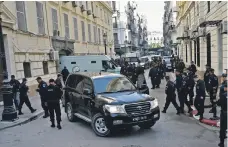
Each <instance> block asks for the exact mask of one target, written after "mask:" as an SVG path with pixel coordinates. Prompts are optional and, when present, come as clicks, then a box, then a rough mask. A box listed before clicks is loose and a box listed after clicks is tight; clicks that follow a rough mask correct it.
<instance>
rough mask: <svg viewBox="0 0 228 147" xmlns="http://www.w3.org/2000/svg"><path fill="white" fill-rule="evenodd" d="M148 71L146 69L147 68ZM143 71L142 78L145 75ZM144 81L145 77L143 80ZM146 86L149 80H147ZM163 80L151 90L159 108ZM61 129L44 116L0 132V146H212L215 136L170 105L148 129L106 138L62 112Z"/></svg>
mask: <svg viewBox="0 0 228 147" xmlns="http://www.w3.org/2000/svg"><path fill="white" fill-rule="evenodd" d="M147 72H148V71H147ZM147 72H146V78H147ZM147 81H148V80H147ZM148 83H149V84H148V85H149V86H150V82H149V81H148ZM164 88H165V81H164V80H163V81H162V85H161V88H160V89H156V90H153V91H151V92H150V93H151V95H152V96H155V97H157V98H158V100H159V105H160V108H161V109H162V108H163V106H164V103H165V94H164ZM62 124H63V129H62V130H58V129H57V128H54V129H53V128H51V127H50V122H49V120H48V119H43V118H38V119H37V120H34V121H32V122H30V123H28V124H25V125H22V126H17V127H14V128H10V129H5V130H2V131H0V136H1V137H0V146H1V147H31V146H32V147H44V146H45V147H53V146H55V147H152V146H153V147H193V146H195V147H215V146H217V144H218V141H219V138H218V137H219V136H218V135H217V133H216V132H214V131H211V130H209V129H207V128H205V127H203V126H201V125H199V124H198V123H197V122H196V121H194V120H192V119H190V118H188V116H185V115H181V116H177V115H176V110H175V109H174V107H173V106H172V105H170V107H169V109H168V110H167V113H166V114H161V118H160V120H159V121H158V122H157V123H156V124H155V126H154V127H153V128H151V129H149V130H140V129H139V127H134V128H133V129H132V131H131V132H126V131H124V130H122V131H118V132H116V133H115V134H113V135H112V136H110V137H106V138H102V137H97V136H96V135H95V134H94V133H93V131H92V129H91V127H90V125H89V124H86V123H85V122H83V121H78V122H74V123H71V122H69V121H68V120H67V117H66V114H65V113H64V112H63V111H62Z"/></svg>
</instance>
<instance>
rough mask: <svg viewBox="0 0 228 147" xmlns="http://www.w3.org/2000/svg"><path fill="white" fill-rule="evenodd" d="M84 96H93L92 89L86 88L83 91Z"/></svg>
mask: <svg viewBox="0 0 228 147" xmlns="http://www.w3.org/2000/svg"><path fill="white" fill-rule="evenodd" d="M83 94H84V95H90V94H92V93H91V90H90V89H88V88H85V89H83Z"/></svg>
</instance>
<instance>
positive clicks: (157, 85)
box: [156, 63, 162, 88]
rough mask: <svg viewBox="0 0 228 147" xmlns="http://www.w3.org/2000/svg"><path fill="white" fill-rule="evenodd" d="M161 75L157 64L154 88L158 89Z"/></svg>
mask: <svg viewBox="0 0 228 147" xmlns="http://www.w3.org/2000/svg"><path fill="white" fill-rule="evenodd" d="M161 74H162V71H161V69H160V67H159V63H158V64H156V88H160V84H161Z"/></svg>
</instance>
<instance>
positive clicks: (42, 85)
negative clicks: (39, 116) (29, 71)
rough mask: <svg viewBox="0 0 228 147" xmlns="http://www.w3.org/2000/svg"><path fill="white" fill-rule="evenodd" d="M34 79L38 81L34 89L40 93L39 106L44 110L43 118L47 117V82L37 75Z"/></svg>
mask: <svg viewBox="0 0 228 147" xmlns="http://www.w3.org/2000/svg"><path fill="white" fill-rule="evenodd" d="M36 80H37V82H38V83H39V85H38V89H37V90H36V91H37V92H39V94H40V99H41V106H42V108H43V110H44V116H43V118H47V117H48V116H49V113H48V107H47V106H46V104H45V102H46V100H47V83H46V82H44V81H43V80H42V78H41V77H37V78H36Z"/></svg>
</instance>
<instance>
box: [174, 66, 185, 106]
mask: <svg viewBox="0 0 228 147" xmlns="http://www.w3.org/2000/svg"><path fill="white" fill-rule="evenodd" d="M175 74H176V81H175V86H176V89H177V94H178V99H179V102H180V101H181V100H180V99H181V93H180V92H181V86H182V80H183V79H182V75H181V73H180V70H178V69H177V70H176V71H175Z"/></svg>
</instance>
